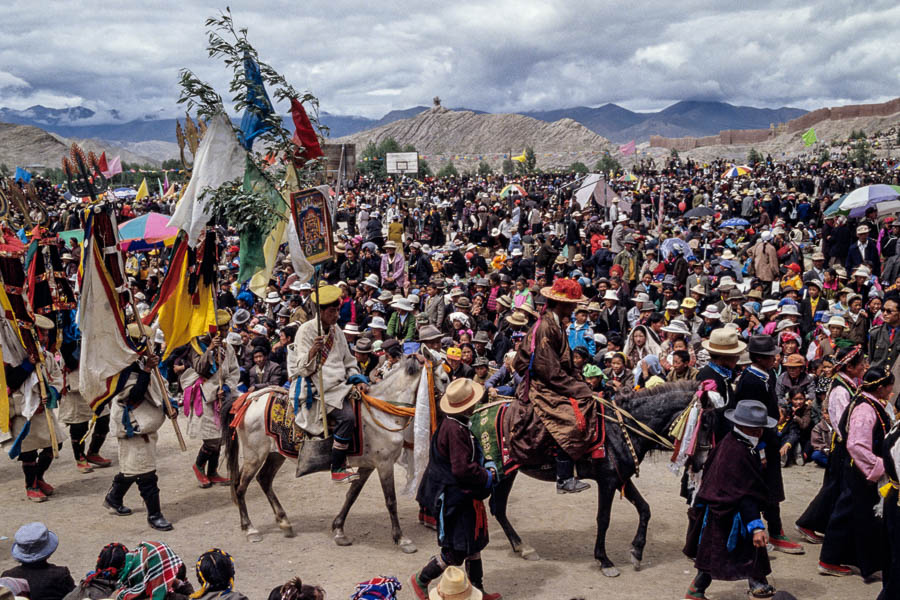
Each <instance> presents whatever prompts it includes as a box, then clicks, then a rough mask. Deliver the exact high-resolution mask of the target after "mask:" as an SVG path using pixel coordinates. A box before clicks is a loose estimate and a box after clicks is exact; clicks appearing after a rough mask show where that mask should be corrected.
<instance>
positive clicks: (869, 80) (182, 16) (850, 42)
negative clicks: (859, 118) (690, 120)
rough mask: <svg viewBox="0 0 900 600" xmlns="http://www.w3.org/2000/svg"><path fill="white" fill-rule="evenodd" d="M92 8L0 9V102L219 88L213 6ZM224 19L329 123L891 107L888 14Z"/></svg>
mask: <svg viewBox="0 0 900 600" xmlns="http://www.w3.org/2000/svg"><path fill="white" fill-rule="evenodd" d="M100 4H101V3H97V2H84V1H83V0H68V1H65V2H50V1H43V0H38V1H37V2H35V1H34V0H7V1H6V2H4V14H3V19H0V106H7V107H11V108H17V109H21V108H26V107H28V106H31V105H33V104H43V105H45V106H51V107H65V106H76V105H83V106H88V107H90V108H94V109H99V110H103V109H116V110H119V111H120V112H121V113H123V115H125V116H127V117H136V116H139V115H144V114H160V115H164V116H172V115H174V114H176V112H179V109H178V107H177V106H176V104H175V99H176V97H177V96H178V84H177V78H178V71H179V69H180V68H182V67H187V68H190V69H192V70H194V71H195V72H196V73H197V74H198V75H199V76H200V77H201V78H203V79H205V80H207V81H209V82H210V83H213V84H214V85H215V86H216V88H217V89H218V90H219V91H220V93H223V92H227V88H226V86H225V83H226V82H227V80H228V76H227V73H226V71H225V70H224V66H223V65H222V64H221V62H215V61H213V60H211V59H209V58H207V55H206V52H205V45H206V38H205V35H204V29H205V28H204V19H205V17H207V16H209V15H212V14H215V12H216V9H215V8H213V7H211V6H212V4H213V3H207V2H195V1H193V0H182V1H178V2H168V1H154V0H145V1H143V2H140V3H138V2H134V1H126V2H123V3H113V4H110V3H102V4H103V6H104V8H103V9H99V8H98V7H99V6H100ZM724 4H734V5H736V6H738V7H739V8H734V9H731V8H727V7H724V6H723V5H724ZM79 6H81V8H80V9H79V8H78V7H79ZM222 6H223V7H224V3H223V4H222ZM744 7H752V8H744ZM231 8H232V12H233V14H234V17H235V21H236V23H237V24H238V25H239V26H241V27H248V28H249V30H250V41H251V43H253V44H254V45H255V46H256V48H257V49H258V50H259V52H260V56H261V57H262V58H263V60H266V61H267V62H269V63H270V64H271V65H273V66H274V67H275V68H276V69H278V70H279V71H281V72H282V73H284V74H285V75H286V76H287V78H288V80H289V81H291V82H292V83H293V84H294V86H295V87H297V88H299V89H308V90H310V91H312V92H313V93H314V94H316V95H317V96H318V97H319V98H320V101H321V106H322V109H323V110H326V111H328V112H331V113H335V114H359V115H365V116H373V117H378V116H381V115H382V114H384V113H385V112H387V111H388V110H391V109H395V108H408V107H410V106H414V105H417V104H425V105H427V104H430V102H431V98H432V97H433V96H435V95H438V96H440V97H441V98H442V99H443V101H444V105H445V106H452V107H467V108H476V109H481V110H487V111H491V112H502V111H518V110H530V109H549V108H562V107H567V106H575V105H587V106H598V105H601V104H604V103H606V102H615V103H617V104H620V105H623V106H626V107H628V108H631V109H633V110H656V109H660V108H663V107H665V106H667V105H668V104H671V103H673V102H676V101H678V100H682V99H709V100H724V101H728V102H732V103H736V104H744V105H751V106H766V107H778V106H797V107H801V108H808V109H812V108H817V107H820V106H834V105H840V104H848V103H858V102H868V101H872V102H877V101H883V100H886V99H889V98H893V97H896V96H898V95H900V91H898V90H900V87H898V82H900V53H898V52H897V51H896V49H897V45H896V32H897V31H898V30H900V3H897V2H896V0H869V1H862V2H861V1H858V0H851V1H845V2H840V3H839V2H835V1H828V2H818V3H816V2H793V1H791V0H779V1H777V2H776V1H766V0H754V1H753V2H735V3H722V2H699V1H694V0H682V1H680V2H671V1H668V0H666V1H664V2H660V1H654V2H643V1H641V0H637V1H635V2H624V3H623V2H613V1H599V0H595V1H593V2H583V1H579V0H569V1H567V2H560V1H553V0H482V1H481V2H471V1H467V0H458V1H456V2H445V1H440V2H433V1H431V0H427V1H426V0H419V1H417V2H396V1H394V0H387V1H385V0H382V1H380V2H363V1H362V0H356V1H353V2H351V1H345V0H329V1H327V2H323V1H319V0H305V1H301V2H298V1H296V0H294V1H290V2H287V1H272V0H265V1H263V2H259V1H254V2H232V3H231ZM280 108H282V109H283V110H284V111H285V112H286V110H287V109H286V107H280Z"/></svg>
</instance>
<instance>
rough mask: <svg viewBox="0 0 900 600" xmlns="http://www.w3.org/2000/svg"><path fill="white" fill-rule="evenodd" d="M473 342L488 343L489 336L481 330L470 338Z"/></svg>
mask: <svg viewBox="0 0 900 600" xmlns="http://www.w3.org/2000/svg"><path fill="white" fill-rule="evenodd" d="M472 341H473V342H478V343H479V344H490V343H491V338H490V336H488V334H487V331H484V330H481V331H479V332H478V333H476V334H475V337H474V338H472Z"/></svg>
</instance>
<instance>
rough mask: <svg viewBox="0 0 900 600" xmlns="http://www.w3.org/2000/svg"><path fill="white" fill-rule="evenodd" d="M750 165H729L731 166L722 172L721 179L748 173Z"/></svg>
mask: <svg viewBox="0 0 900 600" xmlns="http://www.w3.org/2000/svg"><path fill="white" fill-rule="evenodd" d="M750 171H751V169H750V167H746V166H744V165H731V168H730V169H728V170H727V171H725V172H724V173H722V179H727V178H728V177H740V176H741V175H748V174H749V173H750Z"/></svg>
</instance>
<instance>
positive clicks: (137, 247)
mask: <svg viewBox="0 0 900 600" xmlns="http://www.w3.org/2000/svg"><path fill="white" fill-rule="evenodd" d="M170 218H171V217H169V216H167V215H161V214H159V213H153V212H151V213H147V214H145V215H141V216H140V217H137V218H135V219H131V220H130V221H126V222H125V223H122V224H121V225H119V239H120V240H121V242H120V247H121V248H122V249H123V250H130V251H132V252H140V251H142V250H149V249H150V248H159V247H162V246H164V245H167V244H166V241H168V240H170V239H172V238H175V237H176V236H177V235H178V228H177V227H169V219H170Z"/></svg>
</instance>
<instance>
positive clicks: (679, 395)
mask: <svg viewBox="0 0 900 600" xmlns="http://www.w3.org/2000/svg"><path fill="white" fill-rule="evenodd" d="M698 386H699V383H698V382H697V381H673V382H668V383H664V384H662V385H659V386H656V387H653V388H650V389H641V390H636V391H633V392H625V393H619V394H616V396H615V400H616V404H618V405H619V406H621V407H622V408H624V409H625V410H627V411H628V412H630V413H631V414H633V415H634V416H635V418H637V419H640V420H641V421H645V420H647V421H650V420H655V419H654V417H658V416H660V414H667V415H668V414H672V413H675V414H677V413H678V412H680V411H681V410H683V409H684V408H685V407H686V406H687V404H688V402H689V401H690V397H691V396H693V395H694V394H695V393H696V392H697V387H698ZM673 418H674V417H673ZM666 425H668V424H666Z"/></svg>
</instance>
